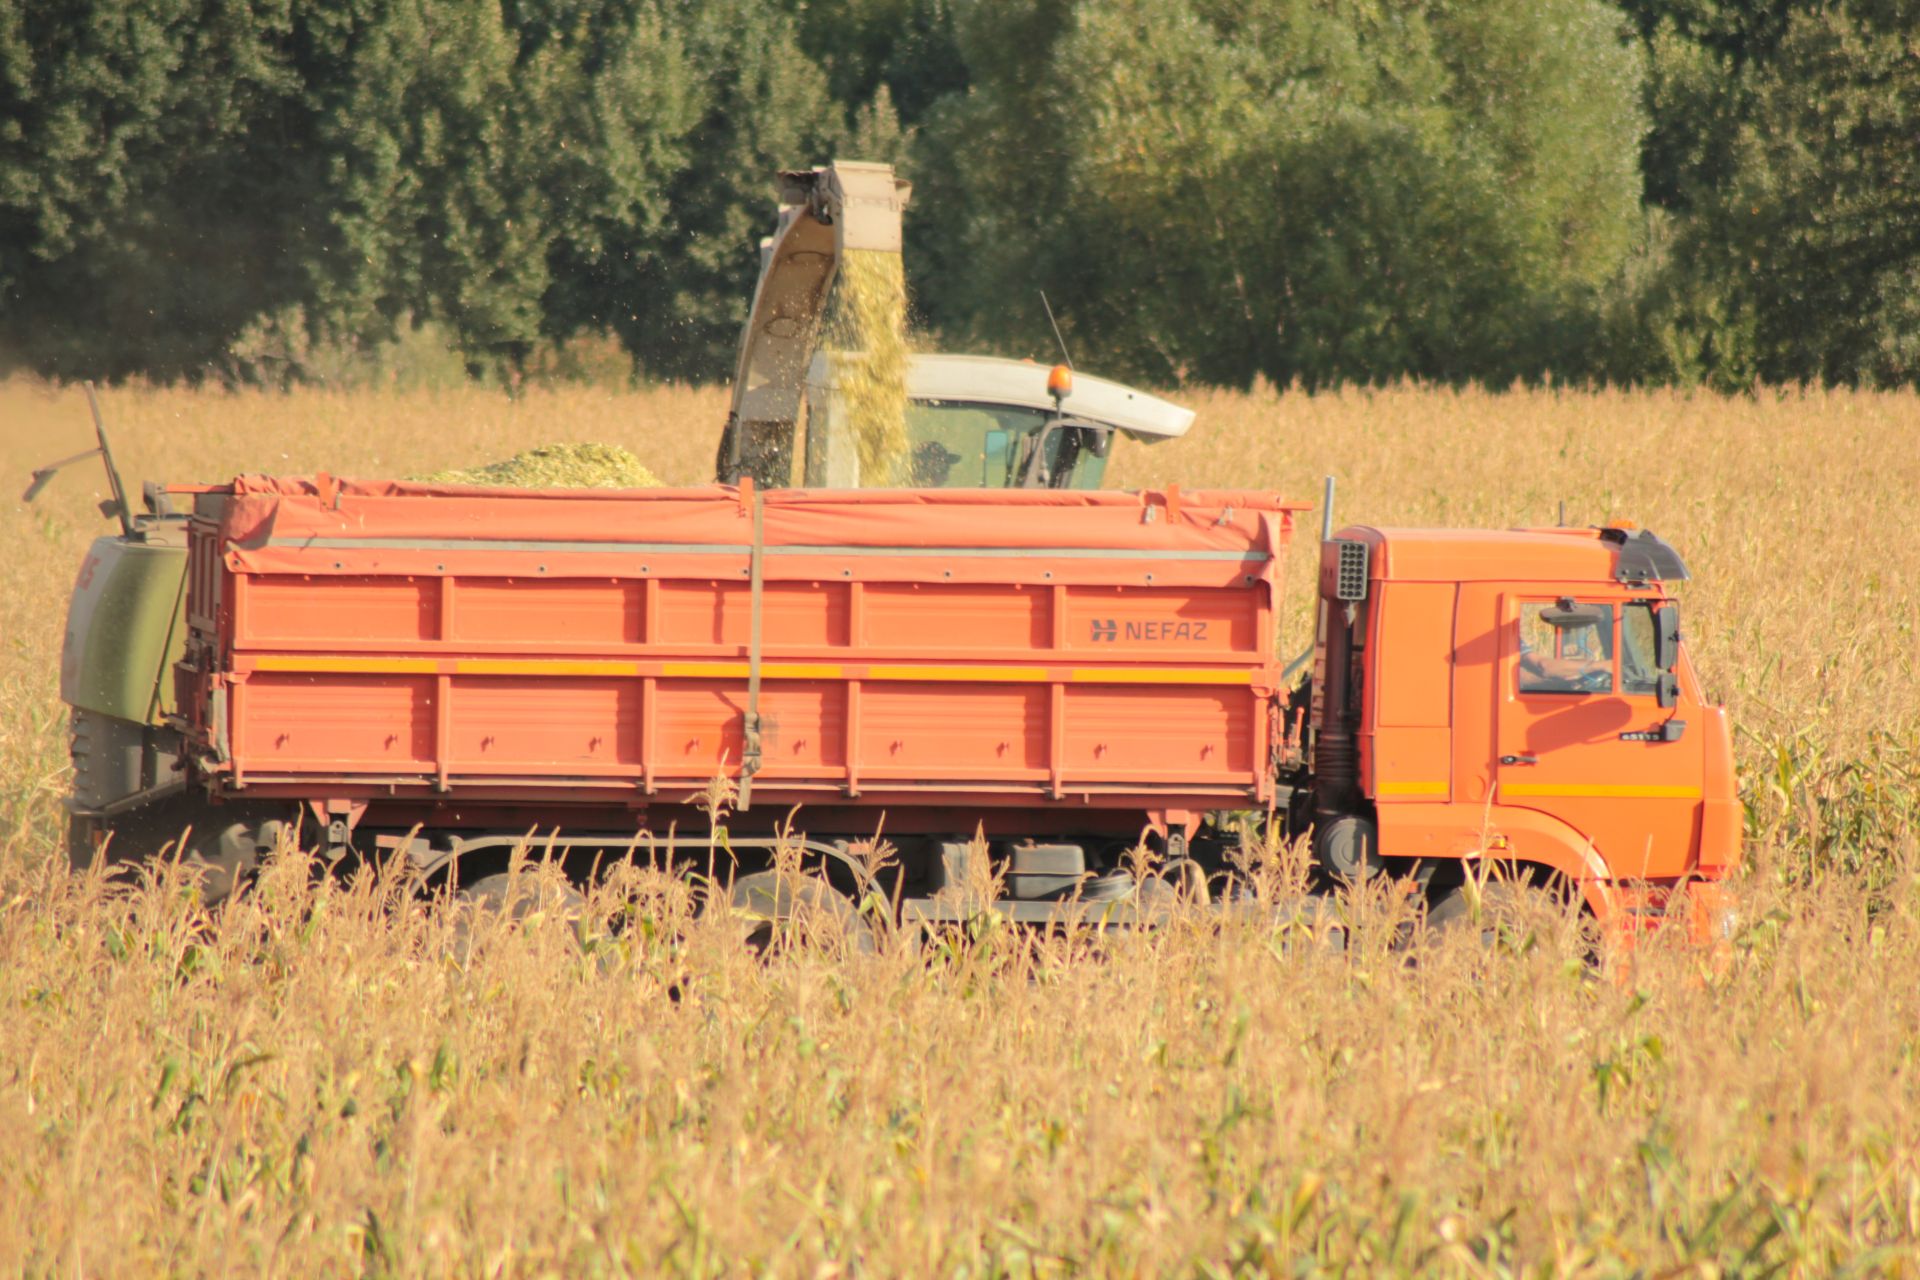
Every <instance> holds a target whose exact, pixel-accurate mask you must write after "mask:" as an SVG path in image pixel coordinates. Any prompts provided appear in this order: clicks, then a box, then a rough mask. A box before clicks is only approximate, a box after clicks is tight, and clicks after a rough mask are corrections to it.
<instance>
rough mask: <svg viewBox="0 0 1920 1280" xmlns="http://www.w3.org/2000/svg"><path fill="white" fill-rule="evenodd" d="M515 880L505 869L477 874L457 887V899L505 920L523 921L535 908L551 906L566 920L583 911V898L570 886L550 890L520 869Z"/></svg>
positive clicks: (550, 908)
mask: <svg viewBox="0 0 1920 1280" xmlns="http://www.w3.org/2000/svg"><path fill="white" fill-rule="evenodd" d="M517 879H518V883H515V881H516V877H515V876H513V875H512V874H511V873H510V872H506V871H501V872H498V873H496V874H494V875H490V876H481V877H480V878H479V879H478V880H475V881H474V882H473V883H471V884H463V885H461V886H460V899H461V901H462V902H465V903H466V904H467V905H468V906H470V907H472V908H473V909H474V910H475V911H498V912H501V913H502V914H504V915H505V916H506V917H507V918H508V919H509V920H524V919H526V918H527V917H528V916H530V915H532V914H533V913H534V912H536V911H541V910H555V909H557V910H558V911H559V913H560V914H561V915H562V916H564V917H565V918H566V919H568V920H575V919H578V918H579V916H580V913H581V912H583V911H584V910H586V906H587V900H586V899H585V898H583V897H581V896H580V891H579V890H578V889H575V888H574V887H573V886H572V885H568V886H567V887H566V889H564V890H562V891H560V892H558V893H554V892H553V891H552V890H550V889H549V888H548V887H547V886H545V885H543V884H541V883H540V882H539V881H538V880H536V879H535V877H534V875H533V873H532V872H530V871H528V872H522V873H521V874H520V875H519V877H518V878H517Z"/></svg>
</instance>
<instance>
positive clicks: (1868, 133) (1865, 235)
mask: <svg viewBox="0 0 1920 1280" xmlns="http://www.w3.org/2000/svg"><path fill="white" fill-rule="evenodd" d="M1636 16H1637V17H1638V18H1639V20H1640V23H1641V26H1642V29H1643V30H1644V31H1645V32H1646V33H1647V43H1648V47H1649V49H1650V50H1651V52H1652V68H1653V73H1652V78H1651V81H1650V83H1651V94H1650V105H1651V109H1652V112H1653V116H1654V119H1655V122H1656V127H1655V129H1654V132H1653V135H1652V137H1653V142H1652V144H1651V145H1650V146H1649V151H1648V155H1647V157H1646V163H1645V167H1646V179H1647V196H1648V200H1649V202H1650V203H1652V204H1654V205H1656V206H1658V207H1660V208H1662V209H1664V210H1667V211H1670V212H1671V215H1672V230H1671V233H1670V240H1671V245H1672V252H1671V254H1670V255H1669V256H1667V257H1666V258H1665V260H1664V261H1663V262H1661V263H1660V264H1658V271H1657V273H1656V274H1655V275H1654V276H1653V277H1652V278H1651V282H1650V283H1651V288H1650V292H1649V295H1648V299H1647V308H1646V317H1645V319H1646V328H1647V330H1648V331H1649V332H1650V333H1651V335H1652V336H1653V337H1654V339H1655V340H1656V342H1657V343H1658V345H1659V347H1660V350H1661V355H1662V359H1663V363H1664V368H1663V369H1660V370H1657V371H1659V372H1665V373H1668V374H1670V375H1671V376H1677V377H1679V378H1682V379H1686V380H1694V379H1704V380H1706V381H1709V382H1712V383H1714V384H1716V385H1720V386H1724V387H1742V386H1747V385H1750V384H1751V383H1753V382H1754V381H1756V380H1759V381H1768V382H1789V381H1805V380H1813V381H1824V382H1847V383H1851V382H1863V381H1864V382H1874V383H1910V382H1913V381H1914V380H1915V379H1916V378H1920V294H1917V293H1916V290H1917V289H1920V149H1916V146H1915V139H1916V138H1920V45H1917V44H1916V41H1915V35H1914V33H1915V31H1916V30H1920V6H1916V5H1913V4H1911V3H1885V4H1883V3H1855V4H1840V5H1814V4H1772V5H1765V6H1758V7H1753V8H1749V7H1746V6H1736V5H1730V4H1729V5H1720V4H1716V3H1711V2H1709V0H1684V2H1682V3H1677V4H1663V3H1652V4H1646V5H1643V6H1641V7H1640V8H1639V9H1638V10H1637V15H1636Z"/></svg>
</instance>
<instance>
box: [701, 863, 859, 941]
mask: <svg viewBox="0 0 1920 1280" xmlns="http://www.w3.org/2000/svg"><path fill="white" fill-rule="evenodd" d="M728 901H729V903H730V904H731V906H732V907H733V911H734V914H735V916H736V917H738V918H740V920H741V923H742V924H743V926H744V928H745V938H746V943H747V948H748V950H750V951H752V952H754V953H755V954H756V955H760V954H765V953H766V952H767V951H768V950H770V949H771V948H772V946H773V944H774V941H775V940H776V938H777V937H778V936H779V926H780V925H781V924H782V923H783V922H787V923H792V924H794V925H797V926H799V928H800V929H801V930H802V931H803V933H804V934H806V935H808V936H812V937H816V938H831V937H833V936H834V935H835V934H836V933H837V934H838V935H840V936H842V937H844V938H845V939H846V940H847V946H848V948H849V949H851V950H853V951H856V952H859V953H860V954H862V955H871V954H873V952H874V951H875V949H876V948H875V944H874V938H873V929H872V927H871V926H870V925H868V923H867V922H866V921H865V920H863V919H861V918H860V913H859V912H858V911H857V910H855V909H854V905H853V903H852V902H850V901H849V900H848V899H847V898H846V897H845V895H843V894H841V893H838V892H836V891H835V890H834V889H833V887H832V886H831V885H828V884H826V883H824V882H823V881H820V880H818V879H815V878H814V877H812V876H793V875H782V874H780V873H779V872H775V871H758V872H755V873H754V874H752V875H746V876H741V877H740V878H738V879H737V880H735V881H734V882H733V888H732V890H731V891H730V892H729V895H728Z"/></svg>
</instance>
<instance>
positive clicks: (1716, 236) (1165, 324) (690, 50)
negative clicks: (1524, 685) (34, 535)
mask: <svg viewBox="0 0 1920 1280" xmlns="http://www.w3.org/2000/svg"><path fill="white" fill-rule="evenodd" d="M1915 30H1920V8H1916V6H1915V5H1914V4H1913V3H1910V2H1903V0H1841V2H1839V3H1828V2H1826V0H1820V2H1818V3H1816V2H1815V0H1768V2H1766V3H1761V4H1744V3H1743V4H1735V3H1731V2H1730V0H1619V3H1617V4H1616V3H1608V2H1606V0H1463V2H1461V3H1447V4H1439V3H1397V2H1396V3H1378V2H1377V0H1336V2H1335V3H1310V2H1308V0H994V3H991V4H988V3H979V2H975V0H699V2H695V0H500V2H498V3H495V2H492V0H486V2H481V3H474V2H472V0H347V2H346V3H340V2H339V0H56V2H54V3H42V2H39V0H0V365H7V364H10V365H13V366H16V367H25V368H29V369H32V370H35V371H38V372H40V373H43V374H57V375H81V374H87V375H94V376H101V375H104V376H109V377H119V376H123V375H127V374H134V373H140V374H146V375H149V376H153V377H157V378H161V379H171V378H175V377H182V376H184V377H187V378H190V379H201V378H206V377H209V376H211V377H214V378H218V379H222V380H227V381H240V382H247V381H258V382H265V383H269V384H280V383H284V382H287V381H290V380H309V381H313V380H327V381H334V382H337V381H339V380H340V379H342V378H353V377H359V378H362V379H366V378H369V377H371V378H374V379H375V380H378V379H379V378H380V377H382V376H385V377H388V378H391V377H393V376H395V373H396V370H406V369H411V368H413V367H414V366H413V364H412V363H410V362H407V361H398V362H396V360H395V359H394V357H393V354H392V352H393V348H394V345H395V344H396V343H398V344H405V343H409V342H411V343H414V344H415V345H417V346H421V347H423V348H426V349H430V350H432V351H436V352H437V351H444V350H446V349H448V348H449V347H450V348H452V349H453V350H454V351H455V352H456V356H455V357H454V359H453V360H452V361H450V362H449V361H447V360H446V359H444V358H443V359H442V360H441V362H440V363H441V364H443V365H446V366H447V371H448V373H449V375H457V374H459V373H461V372H463V371H472V372H479V373H485V374H487V375H489V376H495V377H504V378H507V379H509V380H514V379H517V378H520V377H527V376H533V377H539V376H556V375H558V376H565V375H578V374H581V373H582V372H583V369H582V367H581V366H582V365H583V357H582V355H581V351H582V350H583V349H584V350H585V351H586V352H587V353H588V358H584V365H585V366H586V367H585V370H584V372H587V373H591V372H594V371H597V370H604V369H605V368H607V367H608V364H609V362H608V361H607V360H606V359H605V358H604V357H605V356H606V355H608V354H619V355H620V356H621V360H620V361H619V362H618V364H619V365H620V366H621V367H622V368H623V371H630V370H637V371H638V372H639V373H640V374H641V375H643V376H644V377H645V378H647V379H649V380H660V379H676V380H713V379H718V378H723V377H725V376H726V375H727V372H728V369H729V359H728V357H729V353H730V350H731V347H732V344H733V342H734V341H735V337H736V334H737V326H738V322H739V320H740V318H741V316H742V314H743V312H744V308H745V307H746V305H747V301H748V295H749V291H750V288H751V283H752V280H753V276H754V272H755V270H756V269H757V255H756V253H755V243H756V240H757V238H758V237H759V236H760V235H762V234H764V233H765V231H766V230H767V229H768V227H769V226H770V218H769V214H770V212H771V200H772V197H771V190H770V177H771V174H772V172H773V171H774V170H775V169H776V168H778V167H781V166H787V165H793V164H802V163H812V162H819V161H824V160H826V159H828V158H830V157H832V156H835V155H841V156H849V157H862V158H873V159H885V160H894V161H898V162H900V163H901V164H902V165H903V166H904V167H905V169H906V171H907V172H908V173H909V174H910V175H911V176H912V177H913V178H914V179H915V181H916V182H917V184H918V188H919V193H920V194H919V198H918V201H917V204H916V207H915V209H914V211H913V212H911V213H910V215H909V217H910V232H911V242H910V246H909V258H908V263H909V271H910V279H911V282H912V284H913V285H914V289H915V293H916V296H917V299H918V304H919V307H920V311H921V316H922V319H923V321H924V322H925V324H926V325H927V326H928V327H930V328H931V329H932V330H933V331H934V334H935V336H936V337H937V338H938V339H939V340H941V341H943V342H945V343H947V344H950V345H956V346H963V347H969V348H974V349H986V350H997V351H1000V352H1002V353H1006V354H1016V355H1024V354H1044V353H1045V352H1047V351H1048V350H1050V348H1051V338H1050V335H1049V333H1048V330H1047V328H1046V325H1045V322H1044V319H1043V317H1042V314H1041V312H1040V309H1039V305H1038V291H1039V290H1040V289H1045V290H1046V291H1047V292H1048V294H1049V295H1050V296H1051V297H1052V298H1053V299H1054V301H1055V302H1056V304H1057V305H1058V306H1059V308H1060V310H1062V311H1063V313H1064V319H1065V325H1066V328H1067V330H1068V333H1069V336H1070V338H1071V339H1072V341H1073V343H1074V344H1075V346H1076V348H1077V349H1078V351H1077V353H1078V354H1079V356H1080V358H1081V359H1082V360H1083V361H1085V362H1086V363H1088V364H1089V365H1091V366H1097V367H1100V368H1102V369H1103V370H1108V371H1112V372H1115V373H1118V374H1121V375H1132V376H1140V377H1145V378H1148V379H1150V380H1152V381H1154V382H1159V383H1166V382H1172V381H1179V380H1195V381H1200V382H1207V383H1217V384H1221V385H1226V386H1247V385H1250V384H1251V383H1252V382H1254V381H1255V380H1256V379H1264V380H1266V381H1268V382H1271V383H1273V384H1276V385H1282V386H1284V385H1289V384H1290V383H1292V382H1293V381H1295V380H1299V381H1300V382H1301V383H1303V384H1304V385H1307V386H1321V385H1329V384H1336V383H1347V382H1360V383H1379V382H1385V381H1390V380H1392V379H1394V378H1397V377H1401V376H1408V375H1411V376H1416V377H1420V378H1424V379H1428V380H1434V381H1440V382H1446V383H1460V382H1465V381H1469V380H1478V381H1481V382H1490V383H1493V384H1496V385H1506V384H1507V383H1509V382H1510V381H1511V380H1513V379H1515V378H1524V379H1528V380H1539V379H1542V378H1545V377H1548V376H1551V377H1554V378H1557V379H1559V380H1561V381H1568V380H1576V381H1579V380H1613V381H1636V382H1678V383H1695V382H1703V381H1704V382H1707V383H1709V384H1712V385H1714V386H1718V387H1722V388H1735V387H1739V388H1744V387H1747V386H1750V385H1752V384H1753V383H1755V382H1756V381H1761V382H1767V383H1783V382H1797V381H1803V380H1812V381H1818V382H1824V383H1829V384H1844V383H1869V384H1901V383H1910V382H1912V381H1913V380H1914V379H1915V376H1916V374H1917V373H1920V301H1916V299H1920V151H1917V150H1916V149H1915V148H1914V146H1913V145H1912V139H1913V138H1914V136H1915V134H1916V130H1917V129H1920V51H1917V50H1916V45H1915V37H1914V34H1913V33H1914V32H1915ZM423 325H424V326H427V328H426V330H425V337H424V338H423V337H422V336H421V335H420V333H419V332H417V327H418V326H423Z"/></svg>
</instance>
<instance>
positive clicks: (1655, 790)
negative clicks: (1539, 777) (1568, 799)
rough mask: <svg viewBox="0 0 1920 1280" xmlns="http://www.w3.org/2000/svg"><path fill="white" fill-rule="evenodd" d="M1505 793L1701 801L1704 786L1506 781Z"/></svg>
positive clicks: (1514, 794)
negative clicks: (1701, 788) (1701, 791)
mask: <svg viewBox="0 0 1920 1280" xmlns="http://www.w3.org/2000/svg"><path fill="white" fill-rule="evenodd" d="M1500 794H1501V795H1503V796H1579V797H1591V798H1594V799H1603V800H1698V799H1699V798H1700V788H1698V787H1685V786H1660V785H1656V784H1651V783H1646V784H1643V783H1634V782H1503V783H1501V784H1500Z"/></svg>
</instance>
